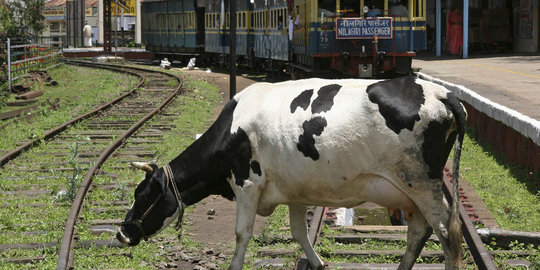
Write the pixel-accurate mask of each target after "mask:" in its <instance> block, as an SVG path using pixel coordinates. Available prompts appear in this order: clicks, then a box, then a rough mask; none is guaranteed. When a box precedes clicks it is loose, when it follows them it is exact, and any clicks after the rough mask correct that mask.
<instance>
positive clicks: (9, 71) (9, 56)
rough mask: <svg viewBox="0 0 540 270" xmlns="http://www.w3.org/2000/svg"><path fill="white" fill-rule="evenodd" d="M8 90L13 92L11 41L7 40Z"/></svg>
mask: <svg viewBox="0 0 540 270" xmlns="http://www.w3.org/2000/svg"><path fill="white" fill-rule="evenodd" d="M7 66H8V81H9V83H8V87H9V88H8V89H9V91H11V39H10V38H8V39H7Z"/></svg>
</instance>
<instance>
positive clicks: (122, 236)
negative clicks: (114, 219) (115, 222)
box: [116, 226, 141, 246]
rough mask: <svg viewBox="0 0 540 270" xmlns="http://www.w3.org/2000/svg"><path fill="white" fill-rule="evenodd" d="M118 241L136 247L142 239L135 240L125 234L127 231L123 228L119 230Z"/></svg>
mask: <svg viewBox="0 0 540 270" xmlns="http://www.w3.org/2000/svg"><path fill="white" fill-rule="evenodd" d="M116 239H118V241H120V243H122V244H125V245H129V246H136V245H138V244H139V243H140V242H141V238H140V237H139V239H133V238H131V237H130V236H128V234H127V233H126V232H125V229H124V227H123V226H121V227H120V228H118V232H117V233H116Z"/></svg>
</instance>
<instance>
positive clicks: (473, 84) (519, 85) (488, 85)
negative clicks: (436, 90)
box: [412, 54, 540, 178]
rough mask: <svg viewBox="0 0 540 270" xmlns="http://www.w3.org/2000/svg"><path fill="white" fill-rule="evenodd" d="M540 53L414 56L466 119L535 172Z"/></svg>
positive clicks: (539, 171) (538, 164) (538, 169)
mask: <svg viewBox="0 0 540 270" xmlns="http://www.w3.org/2000/svg"><path fill="white" fill-rule="evenodd" d="M539 64H540V55H537V54H536V55H508V56H500V55H499V56H494V57H486V56H483V57H478V58H469V59H455V58H453V59H451V58H443V57H440V58H435V57H417V58H415V59H414V60H413V63H412V65H413V68H419V69H420V71H419V77H420V78H423V79H426V80H430V81H433V82H435V83H438V84H441V85H443V86H445V87H446V88H448V89H449V90H451V91H452V92H454V94H455V95H456V96H457V97H458V98H459V99H460V100H461V101H462V102H463V103H464V105H465V107H466V109H467V113H468V120H467V122H468V124H469V125H470V126H471V127H473V129H475V131H476V132H477V136H478V137H479V138H480V139H483V140H485V141H488V142H489V143H490V144H491V145H492V146H494V148H495V149H497V150H498V151H499V152H502V153H504V154H505V155H506V156H507V157H508V159H509V161H510V163H513V164H515V165H519V166H521V167H523V168H525V169H527V170H528V171H530V172H531V173H532V174H533V175H535V176H533V177H534V178H536V177H538V176H539V175H540V65H539Z"/></svg>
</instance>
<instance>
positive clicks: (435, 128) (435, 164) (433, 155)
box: [422, 119, 455, 179]
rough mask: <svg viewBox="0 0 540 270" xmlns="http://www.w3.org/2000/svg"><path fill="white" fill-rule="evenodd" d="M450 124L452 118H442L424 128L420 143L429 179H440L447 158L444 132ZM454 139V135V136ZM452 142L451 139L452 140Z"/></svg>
mask: <svg viewBox="0 0 540 270" xmlns="http://www.w3.org/2000/svg"><path fill="white" fill-rule="evenodd" d="M451 126H452V119H444V120H442V122H438V121H435V120H434V121H432V122H430V123H429V124H428V126H427V128H426V130H424V133H423V137H424V142H423V143H422V158H423V159H424V162H425V163H426V164H427V166H428V177H429V178H430V179H441V177H442V170H443V167H444V164H445V163H446V160H447V159H448V152H449V151H448V150H447V149H446V147H445V146H446V132H447V131H448V130H449V129H450V127H451ZM454 140H455V136H454ZM452 143H453V141H452Z"/></svg>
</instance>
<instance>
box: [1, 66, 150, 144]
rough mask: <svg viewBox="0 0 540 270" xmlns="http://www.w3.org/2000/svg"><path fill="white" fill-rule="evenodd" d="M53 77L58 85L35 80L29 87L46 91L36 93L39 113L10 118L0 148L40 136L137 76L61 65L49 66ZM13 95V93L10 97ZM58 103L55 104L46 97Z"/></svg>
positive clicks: (128, 86)
mask: <svg viewBox="0 0 540 270" xmlns="http://www.w3.org/2000/svg"><path fill="white" fill-rule="evenodd" d="M49 72H50V74H51V76H52V78H54V79H55V80H57V81H58V82H59V85H58V86H57V87H52V86H46V85H44V84H39V85H38V84H35V85H34V86H33V87H32V89H33V90H36V89H40V88H41V87H43V90H44V92H45V94H44V95H43V96H41V97H39V101H38V102H43V104H42V105H41V106H40V107H39V109H38V110H37V111H36V112H35V113H36V114H38V115H37V116H35V117H34V118H32V119H30V122H31V125H29V124H28V122H27V121H24V120H22V121H19V120H15V121H11V122H10V123H9V124H8V126H6V127H5V128H4V129H3V130H2V138H0V149H4V150H8V149H13V148H14V145H13V144H14V142H19V141H22V140H25V139H30V138H36V137H38V138H39V137H40V136H42V134H44V133H45V132H46V131H48V130H49V129H51V128H53V127H56V126H58V125H60V124H62V123H64V122H66V121H67V120H70V119H71V118H73V117H74V116H76V115H80V114H83V113H86V112H89V111H91V110H92V109H94V108H95V107H97V106H98V105H99V104H103V103H105V102H108V101H110V100H112V99H113V98H115V97H117V96H119V95H120V94H121V93H122V92H124V91H126V90H129V89H131V88H132V87H134V86H135V85H136V84H137V83H138V82H139V79H138V78H136V77H133V76H129V75H125V74H119V73H112V72H110V71H103V70H98V69H91V68H83V67H77V66H68V65H61V66H59V67H58V68H54V69H51V70H50V71H49ZM9 99H10V100H11V99H14V96H13V95H12V96H10V98H9ZM47 100H48V101H49V102H51V103H57V104H56V105H54V108H51V106H49V105H47V102H46V101H47ZM9 110H13V108H12V107H4V108H0V112H4V111H9Z"/></svg>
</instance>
